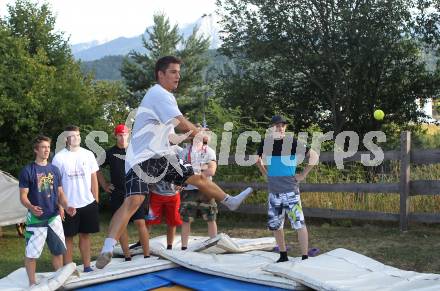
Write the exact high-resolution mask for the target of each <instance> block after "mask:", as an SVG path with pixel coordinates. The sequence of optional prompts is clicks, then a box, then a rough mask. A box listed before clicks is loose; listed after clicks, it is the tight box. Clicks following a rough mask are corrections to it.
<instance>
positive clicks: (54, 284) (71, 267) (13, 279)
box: [0, 263, 76, 291]
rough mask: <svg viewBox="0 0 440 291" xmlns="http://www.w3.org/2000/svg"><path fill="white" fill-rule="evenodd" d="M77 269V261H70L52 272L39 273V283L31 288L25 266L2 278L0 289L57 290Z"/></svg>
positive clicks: (19, 290)
mask: <svg viewBox="0 0 440 291" xmlns="http://www.w3.org/2000/svg"><path fill="white" fill-rule="evenodd" d="M75 271H76V265H75V263H70V264H67V265H65V266H64V267H62V268H61V269H59V270H58V271H56V272H52V273H37V274H36V280H37V283H38V284H37V285H34V286H33V287H32V288H29V279H28V276H27V274H26V269H25V268H20V269H18V270H15V271H14V272H12V273H11V274H9V275H8V276H6V277H4V278H3V279H0V290H2V291H22V290H32V291H51V290H57V289H58V288H60V287H61V286H63V283H64V282H65V281H66V280H67V278H69V277H70V275H72V274H73V273H74V272H75Z"/></svg>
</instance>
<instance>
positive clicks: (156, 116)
mask: <svg viewBox="0 0 440 291" xmlns="http://www.w3.org/2000/svg"><path fill="white" fill-rule="evenodd" d="M181 63H182V62H181V61H180V60H179V59H178V58H176V57H172V56H166V57H162V58H160V59H159V60H158V61H157V62H156V66H155V69H154V72H155V76H156V81H157V82H158V84H156V85H154V86H153V87H151V88H150V89H148V91H147V93H146V94H145V96H144V98H143V99H142V102H141V104H140V106H139V108H138V110H137V112H136V118H135V122H134V127H133V130H132V138H131V140H130V144H129V146H128V149H127V156H126V158H125V171H126V176H125V189H126V197H125V200H124V203H123V204H122V206H121V207H120V208H119V209H118V211H117V212H116V213H115V215H114V216H113V218H112V221H111V223H110V228H109V234H108V237H107V238H106V239H105V241H104V246H103V248H102V250H101V254H100V255H99V256H98V258H97V259H96V267H97V268H99V269H101V268H104V267H105V266H106V265H107V264H108V263H109V262H110V260H111V257H112V255H113V248H114V246H115V244H116V242H117V239H118V238H119V237H120V235H121V234H122V232H123V230H124V228H125V227H126V226H127V223H128V221H129V219H130V217H131V215H132V214H133V213H134V212H135V211H136V210H137V208H138V207H139V205H141V204H142V203H143V201H144V199H145V197H147V198H148V195H149V187H148V185H149V184H155V183H157V182H159V181H161V180H164V181H165V182H168V183H173V184H175V185H177V186H181V185H183V184H184V183H188V184H192V185H195V186H197V187H198V188H199V189H200V191H201V192H202V193H203V194H204V195H206V196H207V197H208V198H214V199H215V200H217V201H220V202H221V203H222V204H224V205H225V206H226V207H228V208H229V209H231V210H235V209H237V208H238V207H239V205H240V204H241V202H242V201H243V200H244V199H245V198H246V197H247V196H248V195H249V194H250V193H251V192H252V188H247V189H246V190H244V191H243V192H242V193H240V194H238V195H237V196H229V195H228V194H226V193H225V192H224V191H223V190H222V189H220V187H218V186H217V185H216V184H214V183H213V182H212V181H211V180H209V179H207V178H206V177H205V176H203V175H194V171H193V169H192V166H191V164H189V163H187V162H184V161H183V160H181V159H179V158H178V156H177V155H176V153H175V152H174V150H173V148H172V147H171V145H170V142H169V138H170V134H172V133H173V132H174V127H176V128H177V129H178V130H179V131H181V132H184V133H186V135H187V136H188V137H192V138H196V139H197V138H203V136H204V135H206V134H205V133H204V132H203V131H201V130H199V129H197V128H196V127H195V126H194V125H193V124H192V123H191V122H189V121H188V120H187V119H186V118H185V117H184V116H183V114H182V113H181V112H180V110H179V107H178V106H177V102H176V99H175V98H174V96H173V94H172V93H171V92H172V91H174V90H176V89H177V86H178V84H179V80H180V64H181Z"/></svg>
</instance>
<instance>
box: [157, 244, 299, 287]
mask: <svg viewBox="0 0 440 291" xmlns="http://www.w3.org/2000/svg"><path fill="white" fill-rule="evenodd" d="M160 256H161V257H163V258H166V259H168V260H170V261H172V262H174V263H176V264H178V265H180V266H183V267H185V268H188V269H191V270H194V271H198V272H201V273H205V274H211V275H215V276H219V277H223V278H230V279H235V280H240V281H244V282H250V283H255V284H262V285H267V286H272V287H278V288H283V289H289V290H307V289H308V288H307V287H305V286H304V285H302V284H299V283H297V282H295V281H294V280H292V279H287V278H282V277H279V276H276V275H273V274H270V273H268V272H266V271H264V267H266V266H267V265H270V264H273V263H274V262H275V261H276V260H277V259H278V258H279V254H277V253H272V252H264V251H251V252H247V253H239V254H206V253H195V252H188V251H178V250H164V251H162V252H161V254H160ZM290 259H291V260H293V261H295V262H299V261H300V260H301V258H290Z"/></svg>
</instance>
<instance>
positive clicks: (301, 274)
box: [264, 249, 440, 291]
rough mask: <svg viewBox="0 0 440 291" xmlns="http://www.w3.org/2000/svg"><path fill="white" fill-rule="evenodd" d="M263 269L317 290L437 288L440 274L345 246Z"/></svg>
mask: <svg viewBox="0 0 440 291" xmlns="http://www.w3.org/2000/svg"><path fill="white" fill-rule="evenodd" d="M264 270H266V271H268V272H271V273H273V274H276V275H278V276H283V277H284V278H287V279H291V280H295V281H298V282H301V283H303V284H304V285H307V286H309V287H311V288H313V289H316V290H332V291H333V290H334V291H339V290H341V291H342V290H350V291H356V290H359V291H368V290H381V291H401V290H419V291H422V290H423V291H438V290H440V275H437V274H424V273H417V272H412V271H403V270H400V269H397V268H394V267H390V266H387V265H384V264H382V263H380V262H378V261H375V260H373V259H371V258H369V257H366V256H364V255H361V254H358V253H355V252H352V251H349V250H346V249H336V250H333V251H330V252H328V253H325V254H322V255H319V256H317V257H314V258H309V259H308V260H304V261H289V262H284V263H278V264H271V265H268V266H266V267H265V268H264Z"/></svg>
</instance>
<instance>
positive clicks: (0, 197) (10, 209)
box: [0, 171, 27, 227]
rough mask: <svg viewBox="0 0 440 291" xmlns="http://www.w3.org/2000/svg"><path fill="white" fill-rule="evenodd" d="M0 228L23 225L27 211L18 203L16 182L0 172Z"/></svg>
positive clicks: (18, 196) (11, 177)
mask: <svg viewBox="0 0 440 291" xmlns="http://www.w3.org/2000/svg"><path fill="white" fill-rule="evenodd" d="M0 205H2V207H0V227H1V226H6V225H13V224H18V223H23V222H25V220H26V213H27V209H26V208H25V207H24V206H23V205H22V204H21V203H20V192H19V189H18V180H17V179H15V178H14V177H13V176H11V175H10V174H8V173H6V172H3V171H0Z"/></svg>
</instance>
